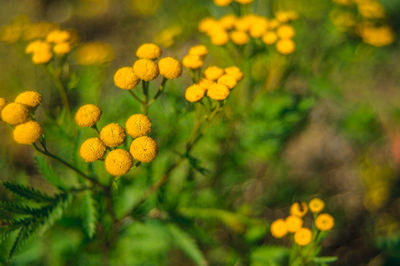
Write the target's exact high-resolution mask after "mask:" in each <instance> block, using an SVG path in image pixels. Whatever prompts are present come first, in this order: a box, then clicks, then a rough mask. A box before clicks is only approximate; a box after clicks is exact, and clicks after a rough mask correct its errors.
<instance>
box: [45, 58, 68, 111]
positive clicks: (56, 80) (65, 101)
mask: <svg viewBox="0 0 400 266" xmlns="http://www.w3.org/2000/svg"><path fill="white" fill-rule="evenodd" d="M46 69H47V71H48V72H49V73H50V76H51V77H52V78H53V81H54V84H55V85H56V88H57V89H58V92H59V93H60V97H61V102H62V104H63V106H64V108H65V110H66V111H67V114H68V115H69V116H70V115H71V108H70V105H69V101H68V96H67V92H66V90H65V87H64V85H63V84H62V82H61V80H60V71H56V69H54V68H53V67H52V66H51V65H50V64H49V65H47V68H46Z"/></svg>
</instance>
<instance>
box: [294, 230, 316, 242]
mask: <svg viewBox="0 0 400 266" xmlns="http://www.w3.org/2000/svg"><path fill="white" fill-rule="evenodd" d="M311 239H312V233H311V230H310V229H308V228H301V229H300V230H297V232H296V233H295V234H294V242H296V243H297V244H298V245H300V246H305V245H308V244H309V243H310V242H311Z"/></svg>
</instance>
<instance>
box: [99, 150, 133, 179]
mask: <svg viewBox="0 0 400 266" xmlns="http://www.w3.org/2000/svg"><path fill="white" fill-rule="evenodd" d="M132 164H133V161H132V156H131V155H130V154H129V152H127V151H126V150H122V149H116V150H112V151H110V152H109V153H108V154H107V156H106V159H105V160H104V165H105V167H106V170H107V172H108V173H109V174H110V175H113V176H121V175H124V174H126V173H128V171H129V169H131V167H132Z"/></svg>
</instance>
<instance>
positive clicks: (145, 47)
mask: <svg viewBox="0 0 400 266" xmlns="http://www.w3.org/2000/svg"><path fill="white" fill-rule="evenodd" d="M136 56H137V57H139V58H141V59H157V58H159V57H160V56H161V48H160V47H159V46H158V45H156V44H154V43H145V44H142V45H141V46H140V47H139V48H138V49H137V51H136Z"/></svg>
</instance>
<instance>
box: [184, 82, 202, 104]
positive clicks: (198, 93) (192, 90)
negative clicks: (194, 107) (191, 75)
mask: <svg viewBox="0 0 400 266" xmlns="http://www.w3.org/2000/svg"><path fill="white" fill-rule="evenodd" d="M205 92H206V89H205V88H203V87H202V86H200V85H198V84H193V85H191V86H189V87H188V88H187V89H186V91H185V99H186V100H187V101H189V102H191V103H194V102H198V101H200V100H201V99H203V97H204V94H205Z"/></svg>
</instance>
